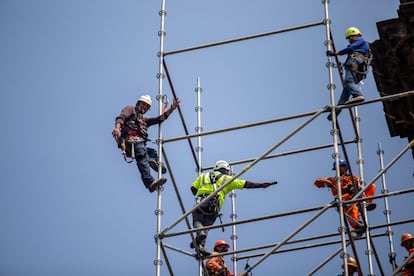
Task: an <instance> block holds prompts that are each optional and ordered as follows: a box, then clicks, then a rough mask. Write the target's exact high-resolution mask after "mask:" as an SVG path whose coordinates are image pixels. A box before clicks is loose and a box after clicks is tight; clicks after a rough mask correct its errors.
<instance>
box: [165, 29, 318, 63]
mask: <svg viewBox="0 0 414 276" xmlns="http://www.w3.org/2000/svg"><path fill="white" fill-rule="evenodd" d="M323 24H324V22H323V21H320V22H315V23H310V24H305V25H299V26H295V27H290V28H285V29H280V30H274V31H270V32H265V33H259V34H255V35H248V36H242V37H238V38H233V39H229V40H222V41H218V42H213V43H209V44H202V45H198V46H193V47H189V48H184V49H179V50H173V51H167V52H165V54H164V56H167V55H174V54H178V53H184V52H189V51H194V50H198V49H203V48H208V47H213V46H219V45H224V44H229V43H234V42H240V41H245V40H249V39H254V38H259V37H264V36H270V35H275V34H280V33H286V32H290V31H296V30H300V29H305V28H310V27H316V26H319V25H323Z"/></svg>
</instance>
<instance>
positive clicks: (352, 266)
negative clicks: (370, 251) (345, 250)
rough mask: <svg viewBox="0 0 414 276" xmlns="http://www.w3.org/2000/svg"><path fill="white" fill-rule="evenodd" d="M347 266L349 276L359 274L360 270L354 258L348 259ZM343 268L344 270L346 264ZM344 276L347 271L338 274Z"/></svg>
mask: <svg viewBox="0 0 414 276" xmlns="http://www.w3.org/2000/svg"><path fill="white" fill-rule="evenodd" d="M346 265H347V267H348V275H349V276H352V275H354V273H358V270H359V268H358V264H357V262H356V260H355V259H354V258H352V257H348V258H347V259H346ZM341 267H342V269H345V267H344V264H342V266H341ZM344 275H345V270H344V271H343V272H342V273H341V274H338V276H344Z"/></svg>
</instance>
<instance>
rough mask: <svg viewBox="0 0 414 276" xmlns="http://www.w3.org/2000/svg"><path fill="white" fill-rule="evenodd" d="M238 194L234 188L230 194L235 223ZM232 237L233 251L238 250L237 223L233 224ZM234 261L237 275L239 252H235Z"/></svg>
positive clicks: (232, 218)
mask: <svg viewBox="0 0 414 276" xmlns="http://www.w3.org/2000/svg"><path fill="white" fill-rule="evenodd" d="M236 196H237V194H236V192H234V190H233V191H231V193H230V195H229V197H230V198H231V213H230V219H231V222H233V223H234V222H236V219H237V213H236ZM230 238H231V240H232V243H233V251H236V250H237V238H238V237H237V231H236V225H235V224H233V225H232V226H231V237H230ZM232 261H233V273H234V274H235V275H237V254H236V253H234V254H233V257H232Z"/></svg>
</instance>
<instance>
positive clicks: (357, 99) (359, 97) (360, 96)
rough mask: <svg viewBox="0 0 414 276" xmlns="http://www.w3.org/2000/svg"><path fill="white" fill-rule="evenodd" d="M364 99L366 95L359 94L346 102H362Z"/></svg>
mask: <svg viewBox="0 0 414 276" xmlns="http://www.w3.org/2000/svg"><path fill="white" fill-rule="evenodd" d="M363 101H365V99H364V96H362V95H359V96H356V97H354V98H352V99H350V100H349V101H347V102H346V103H345V104H354V103H360V102H363Z"/></svg>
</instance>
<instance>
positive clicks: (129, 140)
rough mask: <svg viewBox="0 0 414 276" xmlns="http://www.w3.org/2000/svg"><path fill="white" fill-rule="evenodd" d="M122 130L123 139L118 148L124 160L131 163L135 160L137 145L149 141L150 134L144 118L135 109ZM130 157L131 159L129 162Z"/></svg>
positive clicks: (121, 138) (119, 140) (118, 142)
mask: <svg viewBox="0 0 414 276" xmlns="http://www.w3.org/2000/svg"><path fill="white" fill-rule="evenodd" d="M135 111H136V113H135V114H132V115H131V116H130V117H129V118H128V119H127V120H126V123H125V124H124V125H123V126H122V128H121V137H119V138H118V139H116V140H117V144H118V148H120V149H121V150H122V154H123V156H124V160H125V161H126V162H127V163H131V162H132V161H133V160H134V159H135V144H137V143H141V142H144V143H145V142H147V141H148V132H147V128H146V127H145V120H144V116H143V115H142V114H140V113H139V111H138V110H137V108H135ZM128 157H129V158H131V159H130V160H128Z"/></svg>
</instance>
